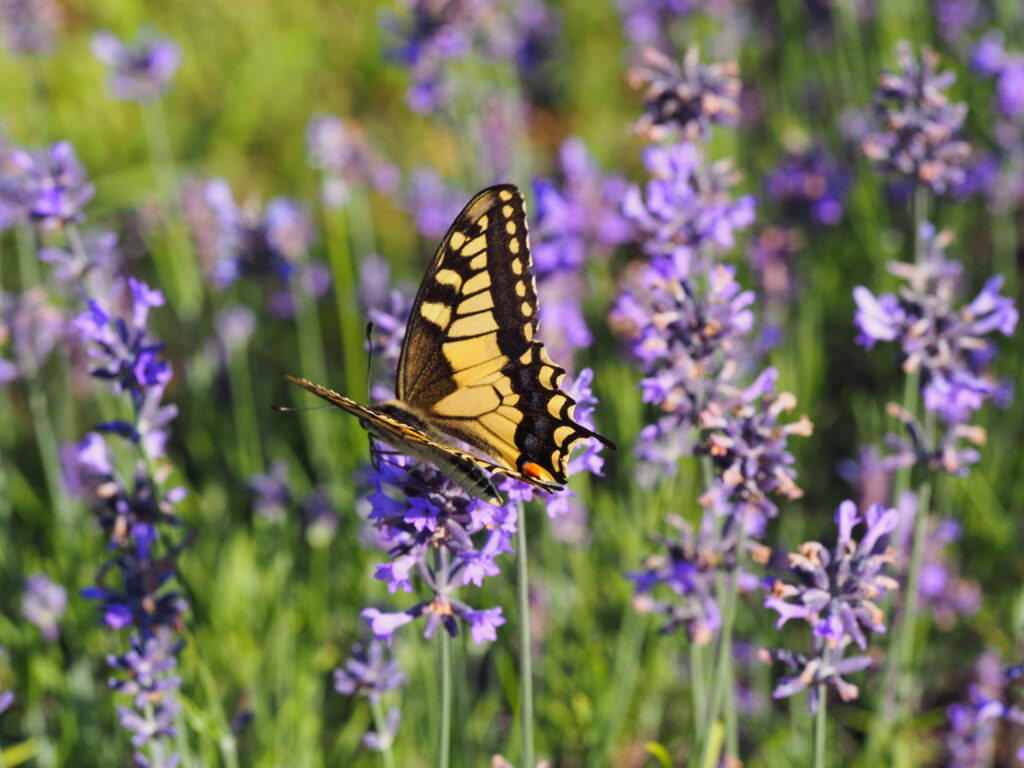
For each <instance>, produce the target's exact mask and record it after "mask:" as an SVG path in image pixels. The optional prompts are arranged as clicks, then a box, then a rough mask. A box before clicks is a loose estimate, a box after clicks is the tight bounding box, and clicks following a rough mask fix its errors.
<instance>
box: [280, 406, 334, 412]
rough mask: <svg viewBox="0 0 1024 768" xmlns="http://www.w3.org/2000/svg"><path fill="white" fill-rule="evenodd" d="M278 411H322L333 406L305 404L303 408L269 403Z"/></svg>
mask: <svg viewBox="0 0 1024 768" xmlns="http://www.w3.org/2000/svg"><path fill="white" fill-rule="evenodd" d="M270 407H271V408H272V409H273V410H275V411H277V412H278V413H301V412H302V411H322V410H324V409H325V408H333V407H334V406H333V405H307V406H305V407H304V408H292V407H291V406H288V405H271V406H270Z"/></svg>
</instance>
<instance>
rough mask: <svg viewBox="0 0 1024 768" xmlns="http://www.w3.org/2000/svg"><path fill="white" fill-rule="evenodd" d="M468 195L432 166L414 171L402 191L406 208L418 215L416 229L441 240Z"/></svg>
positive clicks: (424, 234)
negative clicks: (448, 181)
mask: <svg viewBox="0 0 1024 768" xmlns="http://www.w3.org/2000/svg"><path fill="white" fill-rule="evenodd" d="M466 197H467V195H466V194H465V193H464V192H462V191H461V190H459V189H456V188H455V187H452V186H451V185H449V184H447V183H446V182H445V180H444V179H443V178H442V177H441V175H440V174H439V173H438V172H437V171H435V170H434V169H433V168H431V167H429V166H418V167H417V168H414V169H413V170H412V173H410V174H409V181H408V183H407V185H406V189H405V193H404V194H403V199H404V203H405V209H406V210H407V211H409V213H411V214H412V215H413V217H414V218H415V220H416V229H417V230H419V233H420V234H421V235H423V237H425V238H427V239H428V240H438V239H440V238H441V237H442V236H443V235H444V233H445V232H447V231H448V227H449V225H450V224H451V223H452V221H454V219H455V217H456V216H457V215H458V214H459V211H461V210H462V206H463V204H464V203H465V201H466Z"/></svg>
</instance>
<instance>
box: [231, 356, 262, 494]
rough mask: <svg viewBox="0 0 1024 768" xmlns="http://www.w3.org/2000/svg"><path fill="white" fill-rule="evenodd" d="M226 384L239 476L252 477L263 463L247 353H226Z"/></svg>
mask: <svg viewBox="0 0 1024 768" xmlns="http://www.w3.org/2000/svg"><path fill="white" fill-rule="evenodd" d="M228 354H229V355H230V358H229V360H228V383H229V386H230V387H231V411H232V414H233V415H234V420H235V438H236V440H237V443H238V457H237V460H238V473H239V476H240V477H251V476H252V475H254V474H255V473H256V472H259V471H260V469H261V468H262V463H263V458H262V457H263V451H262V449H261V447H260V430H259V427H258V426H257V424H256V417H255V407H256V406H255V397H254V395H253V391H252V372H251V370H250V368H249V350H248V347H247V346H244V347H242V348H241V349H236V350H233V351H232V350H229V351H228Z"/></svg>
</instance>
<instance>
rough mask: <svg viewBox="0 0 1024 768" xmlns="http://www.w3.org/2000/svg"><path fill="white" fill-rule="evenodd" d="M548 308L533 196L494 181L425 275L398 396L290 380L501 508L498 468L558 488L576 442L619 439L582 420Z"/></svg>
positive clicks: (412, 317)
mask: <svg viewBox="0 0 1024 768" xmlns="http://www.w3.org/2000/svg"><path fill="white" fill-rule="evenodd" d="M537 311H538V310H537V287H536V282H535V279H534V275H533V264H532V259H531V257H530V246H529V241H528V237H527V224H526V212H525V208H524V205H523V196H522V195H521V194H520V193H519V190H518V189H517V188H516V187H515V186H513V185H511V184H500V185H497V186H493V187H488V188H487V189H485V190H483V191H482V192H479V193H478V194H477V195H475V196H474V197H473V199H472V200H470V201H469V202H468V203H467V204H466V207H465V208H463V209H462V212H461V213H460V214H459V215H458V216H457V217H456V218H455V221H454V222H453V223H452V225H451V227H450V228H449V229H448V232H447V234H446V235H445V236H444V238H443V239H442V240H441V244H440V245H439V246H438V248H437V252H436V253H435V254H434V258H433V260H432V261H431V263H430V266H429V267H428V268H427V272H426V274H425V275H424V277H423V282H422V283H421V284H420V288H419V291H418V292H417V294H416V299H415V301H414V302H413V305H412V310H411V312H410V315H409V321H408V325H407V326H406V332H405V338H404V340H403V342H402V350H401V353H400V355H399V359H398V376H397V383H396V387H395V399H394V400H389V401H387V402H382V403H374V404H372V405H361V404H359V403H357V402H355V401H354V400H351V399H349V398H347V397H345V396H344V395H340V394H338V393H337V392H335V391H334V390H332V389H328V388H327V387H322V386H320V385H319V384H314V383H313V382H311V381H308V380H306V379H301V378H296V377H293V376H287V377H286V378H287V379H288V380H289V381H291V382H293V383H295V384H297V385H299V386H300V387H303V388H305V389H307V390H309V391H310V392H312V393H313V394H314V395H317V396H319V397H321V398H323V399H324V400H326V401H327V402H329V403H331V404H332V405H335V406H337V407H338V408H341V409H342V410H345V411H348V412H349V413H351V414H353V415H354V416H356V417H358V418H359V421H360V423H361V424H362V426H363V427H364V428H365V429H366V430H367V431H368V432H369V433H370V435H371V436H372V437H374V438H376V439H378V440H380V441H381V442H383V443H386V444H387V445H389V446H391V447H392V448H395V449H397V450H398V451H399V452H401V453H404V454H406V455H409V456H412V457H413V458H416V459H419V460H423V461H429V462H433V463H434V464H435V465H437V466H438V467H439V468H441V469H442V470H443V471H444V472H445V473H446V474H448V476H449V477H450V478H451V479H452V481H453V482H454V483H455V484H456V485H458V486H459V487H460V488H462V489H463V490H464V491H466V492H467V493H469V494H470V495H472V496H475V497H477V498H480V499H482V500H484V501H486V502H489V503H491V504H501V497H500V496H499V494H498V492H497V490H496V489H495V486H494V483H493V481H492V478H491V475H492V474H495V475H504V476H507V477H512V478H515V479H517V480H522V481H524V482H526V483H529V484H531V485H533V486H535V487H537V488H540V489H542V490H544V491H558V490H561V489H562V488H563V486H564V483H565V482H566V465H567V463H568V461H569V455H570V453H571V452H572V449H573V447H575V446H576V445H577V444H579V443H580V442H581V441H584V440H587V439H590V438H593V439H596V440H599V441H600V442H601V443H603V444H604V445H606V446H607V447H609V448H611V449H612V450H614V449H615V444H614V443H612V441H610V440H608V439H607V438H606V437H603V436H601V435H599V434H598V433H597V432H594V431H593V430H591V429H588V428H587V427H584V426H583V425H582V424H580V423H579V422H577V421H576V420H575V418H574V417H573V410H574V407H575V400H573V398H572V397H570V396H569V394H568V393H566V392H565V391H564V390H563V389H561V388H560V387H561V382H562V378H563V376H564V375H565V370H564V369H562V368H560V367H559V366H558V365H556V364H555V363H554V362H552V360H551V358H550V357H549V356H548V354H547V352H546V351H545V349H544V344H543V343H542V342H541V341H539V340H538V339H537V338H536V333H537ZM462 446H465V449H464V448H463V447H462Z"/></svg>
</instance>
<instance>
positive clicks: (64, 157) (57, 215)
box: [0, 141, 96, 231]
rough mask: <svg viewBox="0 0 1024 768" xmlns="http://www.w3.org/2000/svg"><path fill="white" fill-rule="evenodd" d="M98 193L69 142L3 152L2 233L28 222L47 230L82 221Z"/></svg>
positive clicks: (0, 171) (0, 176) (0, 180)
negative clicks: (37, 148)
mask: <svg viewBox="0 0 1024 768" xmlns="http://www.w3.org/2000/svg"><path fill="white" fill-rule="evenodd" d="M95 192H96V190H95V188H94V187H93V185H92V184H90V183H89V181H88V179H87V178H86V175H85V169H84V168H83V167H82V164H81V163H80V162H79V160H78V156H77V155H76V154H75V150H74V147H72V146H71V144H70V143H69V142H67V141H58V142H57V143H56V144H53V145H51V146H50V147H49V148H48V149H39V150H22V149H12V150H8V151H7V152H3V151H0V231H3V229H4V228H8V227H12V226H16V225H18V224H21V223H24V222H26V221H32V222H35V223H37V224H38V225H39V226H40V227H42V228H43V229H44V230H58V229H60V228H62V227H63V226H64V225H65V224H68V223H73V222H78V221H82V220H83V219H84V218H85V216H84V213H83V211H84V209H85V206H86V204H87V203H88V202H89V201H90V200H92V198H93V195H94V194H95Z"/></svg>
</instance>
